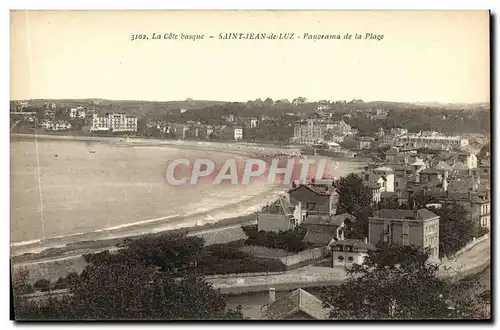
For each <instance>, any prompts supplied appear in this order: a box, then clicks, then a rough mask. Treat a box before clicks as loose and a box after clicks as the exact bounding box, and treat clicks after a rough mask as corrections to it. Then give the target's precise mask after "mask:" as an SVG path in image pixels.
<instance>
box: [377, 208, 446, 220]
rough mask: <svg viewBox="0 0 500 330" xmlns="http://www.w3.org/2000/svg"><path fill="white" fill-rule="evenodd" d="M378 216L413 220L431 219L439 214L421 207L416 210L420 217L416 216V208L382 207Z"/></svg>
mask: <svg viewBox="0 0 500 330" xmlns="http://www.w3.org/2000/svg"><path fill="white" fill-rule="evenodd" d="M378 213H379V214H378V215H377V217H380V218H386V219H412V220H429V219H433V218H436V217H438V215H436V214H434V213H433V212H431V211H429V210H428V209H419V210H417V211H416V213H417V215H418V218H415V211H414V210H406V209H382V210H380V211H378Z"/></svg>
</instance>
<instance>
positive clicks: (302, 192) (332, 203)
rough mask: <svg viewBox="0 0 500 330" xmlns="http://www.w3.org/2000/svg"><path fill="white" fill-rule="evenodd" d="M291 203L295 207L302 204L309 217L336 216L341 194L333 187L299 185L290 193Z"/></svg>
mask: <svg viewBox="0 0 500 330" xmlns="http://www.w3.org/2000/svg"><path fill="white" fill-rule="evenodd" d="M288 196H289V201H290V203H292V204H293V205H298V204H299V202H300V203H301V205H302V207H303V208H304V209H305V210H306V211H307V214H308V215H313V214H326V215H335V214H336V212H337V204H338V200H339V194H338V192H337V190H336V189H335V188H334V187H332V186H327V185H316V184H299V185H296V186H295V187H293V188H292V189H290V190H289V191H288Z"/></svg>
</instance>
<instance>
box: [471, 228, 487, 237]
mask: <svg viewBox="0 0 500 330" xmlns="http://www.w3.org/2000/svg"><path fill="white" fill-rule="evenodd" d="M489 232H490V230H489V229H488V228H485V227H479V228H476V229H475V230H474V237H476V238H479V237H482V236H484V235H486V234H488V233H489Z"/></svg>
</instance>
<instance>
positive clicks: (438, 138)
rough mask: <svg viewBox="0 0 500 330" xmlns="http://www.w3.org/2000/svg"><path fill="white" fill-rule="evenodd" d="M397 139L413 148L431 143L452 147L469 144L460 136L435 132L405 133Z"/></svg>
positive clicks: (423, 146)
mask: <svg viewBox="0 0 500 330" xmlns="http://www.w3.org/2000/svg"><path fill="white" fill-rule="evenodd" d="M397 140H398V142H402V143H408V144H410V145H412V146H414V147H415V148H426V147H429V146H431V145H445V146H451V147H454V148H462V147H465V146H467V145H469V140H468V139H465V138H462V137H461V136H450V135H443V134H439V133H437V132H430V133H428V134H423V133H417V134H407V135H403V136H401V137H399V138H398V139H397Z"/></svg>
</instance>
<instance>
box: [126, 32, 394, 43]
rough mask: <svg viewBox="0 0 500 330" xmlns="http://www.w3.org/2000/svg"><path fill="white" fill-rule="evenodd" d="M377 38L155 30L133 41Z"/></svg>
mask: <svg viewBox="0 0 500 330" xmlns="http://www.w3.org/2000/svg"><path fill="white" fill-rule="evenodd" d="M207 39H214V40H375V41H381V40H383V39H384V34H380V33H374V32H365V33H341V34H339V33H330V34H322V33H293V32H277V33H275V32H265V33H251V32H228V33H218V34H214V35H212V34H209V35H206V34H193V33H174V32H165V33H160V32H153V33H149V34H147V33H143V34H133V35H132V37H131V38H130V40H131V41H135V40H192V41H196V40H207Z"/></svg>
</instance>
